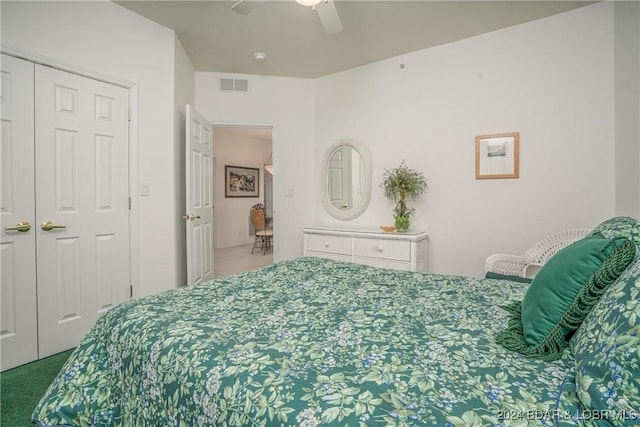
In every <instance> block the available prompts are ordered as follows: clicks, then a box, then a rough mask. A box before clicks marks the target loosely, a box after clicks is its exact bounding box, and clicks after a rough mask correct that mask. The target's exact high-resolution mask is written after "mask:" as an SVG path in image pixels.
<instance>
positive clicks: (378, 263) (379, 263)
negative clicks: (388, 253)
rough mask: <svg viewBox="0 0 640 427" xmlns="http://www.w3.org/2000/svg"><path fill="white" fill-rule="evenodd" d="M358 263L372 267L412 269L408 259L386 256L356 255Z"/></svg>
mask: <svg viewBox="0 0 640 427" xmlns="http://www.w3.org/2000/svg"><path fill="white" fill-rule="evenodd" d="M353 262H355V263H356V264H364V265H370V266H372V267H382V268H393V269H395V270H402V271H411V263H410V262H406V261H394V260H390V259H385V258H371V257H354V258H353Z"/></svg>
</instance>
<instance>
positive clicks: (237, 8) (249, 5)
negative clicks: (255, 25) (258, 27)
mask: <svg viewBox="0 0 640 427" xmlns="http://www.w3.org/2000/svg"><path fill="white" fill-rule="evenodd" d="M265 1H266V0H250V1H249V0H240V1H239V2H237V3H236V4H234V5H233V6H231V10H233V11H234V12H235V13H239V14H240V15H248V14H249V13H250V12H251V11H252V10H253V9H255V8H257V7H258V6H260V5H261V4H262V3H264V2H265Z"/></svg>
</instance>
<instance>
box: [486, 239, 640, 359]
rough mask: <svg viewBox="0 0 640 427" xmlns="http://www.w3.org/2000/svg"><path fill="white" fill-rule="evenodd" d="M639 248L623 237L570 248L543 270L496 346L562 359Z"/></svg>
mask: <svg viewBox="0 0 640 427" xmlns="http://www.w3.org/2000/svg"><path fill="white" fill-rule="evenodd" d="M634 256H635V246H634V245H633V243H631V242H630V241H629V240H627V239H625V238H616V239H606V238H604V237H603V236H602V235H598V234H596V235H592V236H589V237H586V238H584V239H582V240H578V241H577V242H575V243H573V244H571V245H570V246H567V247H566V248H564V249H562V250H561V251H559V252H558V253H557V254H555V255H554V256H553V257H552V258H551V259H550V260H549V261H547V263H546V264H545V265H544V266H543V267H542V268H541V269H540V271H539V272H538V274H537V275H536V277H535V279H534V280H533V282H532V283H531V286H530V287H529V289H528V290H527V293H526V294H525V297H524V299H523V300H522V302H516V303H514V304H511V305H509V306H507V307H504V308H505V309H506V310H507V311H509V312H510V313H511V320H510V321H509V326H508V328H507V330H506V331H503V332H501V333H500V334H499V335H498V337H497V342H498V343H499V344H501V345H503V346H504V347H506V348H508V349H510V350H515V351H518V352H520V353H523V354H526V355H528V356H532V357H536V358H539V359H544V360H553V359H557V358H559V357H560V355H561V354H562V351H563V350H564V348H566V346H567V343H568V341H569V339H570V338H571V335H572V334H573V332H575V330H576V329H578V327H579V326H580V323H581V322H582V320H583V319H584V318H585V316H586V315H587V314H588V313H589V311H590V310H591V307H593V305H594V304H595V303H596V302H597V301H598V299H599V298H600V296H602V293H603V292H604V290H605V289H606V288H607V286H609V285H611V284H612V283H613V282H614V281H615V280H616V279H617V278H618V276H619V275H620V274H621V273H622V272H623V271H624V269H625V268H626V267H627V265H629V263H630V262H631V260H632V259H633V258H634Z"/></svg>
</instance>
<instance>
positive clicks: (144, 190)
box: [140, 181, 151, 196]
mask: <svg viewBox="0 0 640 427" xmlns="http://www.w3.org/2000/svg"><path fill="white" fill-rule="evenodd" d="M150 187H151V186H150V184H149V181H142V182H140V195H141V196H148V195H149V194H151V189H150Z"/></svg>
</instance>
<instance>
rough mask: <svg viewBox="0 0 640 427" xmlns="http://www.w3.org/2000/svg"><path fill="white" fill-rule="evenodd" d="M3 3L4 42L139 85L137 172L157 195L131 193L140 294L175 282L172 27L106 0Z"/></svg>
mask: <svg viewBox="0 0 640 427" xmlns="http://www.w3.org/2000/svg"><path fill="white" fill-rule="evenodd" d="M1 7H2V34H1V35H2V44H3V46H4V47H7V46H8V47H11V48H13V49H18V50H21V51H24V52H27V53H29V54H34V55H37V56H39V57H46V58H52V59H54V60H56V62H58V63H64V64H67V65H69V66H71V67H72V68H74V69H77V70H88V71H90V72H93V73H98V74H101V75H104V76H108V77H110V78H114V79H118V80H121V81H127V82H131V83H132V84H134V86H135V87H136V88H137V95H138V97H137V106H135V107H136V109H135V113H136V115H135V117H134V123H133V129H134V130H135V132H136V133H135V134H134V135H133V139H134V140H137V147H138V151H137V153H135V154H136V155H137V174H138V179H139V180H140V181H146V182H149V183H150V190H151V193H150V196H148V197H138V195H137V194H134V195H133V196H134V200H133V209H134V210H135V213H136V214H137V219H138V222H137V224H133V227H134V229H137V232H138V237H139V239H138V241H137V242H135V245H136V246H137V249H138V250H137V252H136V253H134V268H136V269H137V271H136V273H137V274H135V276H136V277H134V294H135V295H148V294H154V293H157V292H160V291H162V290H165V289H169V288H171V287H173V286H175V284H176V271H177V270H176V259H175V258H176V256H175V251H176V233H175V209H174V208H173V207H174V206H175V205H176V193H175V191H174V187H175V182H174V167H175V163H174V154H175V152H174V136H175V132H174V125H175V124H174V83H175V81H174V49H175V39H174V33H173V31H171V30H168V29H167V28H164V27H162V26H160V25H157V24H155V23H153V22H151V21H149V20H147V19H144V18H142V17H140V16H139V15H136V14H134V13H132V12H130V11H128V10H126V9H124V8H122V7H121V6H118V5H117V4H115V3H111V2H104V1H99V2H57V1H56V2H51V1H44V2H35V1H34V2H31V1H28V2H6V1H3V2H2V3H1ZM134 160H135V159H134ZM133 179H134V180H135V177H134V178H133ZM133 186H134V187H137V183H136V182H134V185H133Z"/></svg>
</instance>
